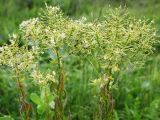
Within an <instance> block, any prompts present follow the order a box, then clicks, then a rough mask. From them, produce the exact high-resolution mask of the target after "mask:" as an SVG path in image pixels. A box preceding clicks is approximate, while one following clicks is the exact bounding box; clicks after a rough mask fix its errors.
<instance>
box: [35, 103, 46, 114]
mask: <svg viewBox="0 0 160 120" xmlns="http://www.w3.org/2000/svg"><path fill="white" fill-rule="evenodd" d="M44 111H45V105H44V104H41V105H38V106H37V112H38V114H43V113H44Z"/></svg>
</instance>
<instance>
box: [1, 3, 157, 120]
mask: <svg viewBox="0 0 160 120" xmlns="http://www.w3.org/2000/svg"><path fill="white" fill-rule="evenodd" d="M46 2H47V3H48V5H59V6H60V7H61V8H62V11H63V12H64V14H65V16H66V15H67V16H70V17H71V18H72V19H77V18H81V17H82V16H85V17H86V18H87V22H93V23H94V22H95V23H97V22H98V23H101V22H102V23H101V24H103V20H104V15H106V14H105V11H106V10H107V11H108V10H109V9H110V8H109V4H110V5H111V7H112V8H114V7H118V6H119V5H122V6H124V5H126V7H127V8H128V10H129V12H130V13H131V14H132V15H135V16H136V18H141V19H146V18H149V21H151V20H152V19H154V20H155V23H156V24H155V27H156V28H157V31H158V34H159V29H158V28H159V26H160V15H159V13H158V11H159V10H160V2H159V1H158V0H146V1H144V0H135V1H131V0H122V1H121V0H112V1H111V0H106V1H105V0H47V1H46ZM41 8H45V4H44V1H43V0H24V1H21V0H14V1H13V0H1V1H0V26H1V29H0V45H1V46H2V44H3V45H4V43H8V44H10V42H12V41H9V40H13V39H18V41H17V42H18V44H19V45H20V46H23V45H25V40H27V39H26V37H27V36H26V33H25V32H26V28H24V27H26V26H24V24H21V32H22V33H21V32H20V31H19V24H20V23H21V22H22V21H24V20H27V19H30V18H33V17H36V16H39V15H38V14H37V13H38V11H40V10H41ZM122 8H123V7H122ZM44 15H46V14H44ZM122 16H124V14H123V15H122ZM144 16H146V18H144ZM46 18H47V17H44V19H43V20H44V21H45V20H46V21H48V22H47V23H48V24H49V20H48V19H46ZM54 18H55V17H53V18H52V20H53V19H54ZM120 18H121V17H120ZM83 20H85V19H84V18H82V21H83ZM94 20H96V21H94ZM110 20H111V21H112V22H111V23H113V22H114V21H113V19H110ZM32 21H36V19H32V20H31V21H30V22H28V23H27V25H29V24H30V23H32ZM55 21H56V20H55ZM62 21H63V22H62ZM62 21H61V22H60V23H63V24H64V25H61V24H58V25H55V26H54V27H56V30H57V29H60V30H61V29H63V32H65V34H60V35H61V37H62V38H65V37H66V36H68V35H67V33H69V31H70V30H69V29H66V27H64V26H65V25H70V26H74V27H76V26H77V25H76V24H73V23H74V22H73V23H72V22H69V21H68V18H67V21H66V20H63V19H62ZM73 21H74V20H73ZM99 21H101V22H99ZM108 21H109V20H108ZM123 21H124V20H123ZM142 21H143V20H142ZM65 22H67V24H66V23H65ZM23 23H24V22H23ZM53 24H54V23H53ZM123 24H128V22H127V20H126V22H124V23H123ZM145 24H148V23H146V22H145ZM85 25H87V23H85ZM108 25H109V24H108ZM111 25H112V24H111ZM118 25H119V24H118ZM136 25H137V26H139V25H141V23H140V24H138V23H137V22H135V23H134V26H136ZM38 27H42V26H38ZM38 27H37V26H36V29H37V28H38ZM44 27H45V26H43V28H44ZM63 27H64V28H63ZM74 27H73V28H74ZM79 27H80V26H79ZM95 27H96V26H93V28H94V29H95ZM112 27H114V24H113V26H112ZM141 27H142V26H141ZM144 28H145V27H144ZM36 29H35V28H33V30H34V34H32V32H30V33H31V34H30V35H29V36H30V37H38V39H43V38H44V37H46V36H43V35H44V34H43V33H44V31H43V32H42V33H38V34H37V36H36V34H35V33H36V32H37V30H36ZM40 30H42V29H41V28H40ZM75 30H77V33H81V32H80V31H78V29H75ZM83 30H84V31H86V32H85V33H87V31H89V30H90V29H89V28H87V27H86V28H85V29H83ZM96 30H98V29H96ZM149 30H150V29H149ZM103 31H105V29H104V30H103ZM110 31H111V35H113V36H114V35H115V33H114V30H113V29H110ZM119 31H121V29H119ZM135 31H136V30H135ZM140 31H142V34H145V33H147V31H148V27H146V29H144V30H143V27H142V28H141V29H140ZM106 32H107V31H106ZM136 32H137V31H136ZM12 33H15V34H13V36H11V35H10V37H8V34H12ZM85 33H83V34H84V35H83V37H84V38H88V37H89V38H90V36H88V35H87V34H85ZM109 33H110V32H109ZM150 33H152V31H150V32H148V34H147V35H148V36H144V37H143V39H140V40H143V41H148V42H147V43H148V46H151V45H152V41H150V42H149V40H150V39H149V38H150V37H151V36H152V35H151V34H150ZM16 34H18V36H17V35H16ZM56 34H57V35H59V33H56ZM72 34H73V36H76V37H77V39H81V36H78V34H76V33H72ZM99 34H100V33H99ZM19 35H20V36H19ZM32 35H33V36H32ZM23 36H24V38H23ZM100 36H101V35H100ZM102 36H103V35H102ZM133 36H134V35H133ZM50 37H51V36H50V34H48V35H47V38H50ZM57 37H59V36H57ZM73 38H74V37H73ZM92 38H93V39H94V33H93V35H92ZM102 38H103V37H102ZM120 38H122V36H120ZM19 40H20V41H21V40H22V41H21V42H20V41H19ZM73 40H74V39H73ZM136 40H137V39H136ZM19 42H20V43H19ZM51 42H53V41H51ZM57 42H58V41H57ZM88 42H89V43H90V41H88ZM140 43H141V42H139V43H137V44H140ZM70 44H71V43H69V42H67V43H66V45H68V47H71V50H74V51H69V52H71V53H72V52H73V53H74V55H78V56H74V55H71V57H69V58H66V53H67V52H68V50H70V49H66V51H64V52H65V54H64V56H65V57H64V58H65V59H64V60H62V61H61V62H63V66H64V68H63V69H64V71H65V74H64V75H63V74H62V73H61V72H60V71H61V70H62V68H61V69H59V70H58V71H57V68H58V66H54V67H53V65H56V64H57V62H56V60H57V59H56V58H57V57H58V56H57V57H56V56H55V55H54V54H53V53H52V51H44V54H43V55H41V56H40V59H39V60H38V61H39V66H38V71H36V72H33V73H32V75H31V76H30V72H28V71H25V72H24V68H25V70H26V67H28V65H31V63H32V62H33V61H34V62H35V61H36V60H37V58H36V59H34V58H30V60H31V61H25V65H23V66H21V67H22V71H21V72H22V73H23V74H20V73H19V72H15V71H16V70H13V71H11V70H10V69H8V68H7V69H6V66H1V69H0V120H1V119H2V120H6V119H8V120H10V119H11V120H12V118H14V119H16V120H17V119H21V118H20V117H21V116H20V113H19V111H21V112H23V111H24V112H23V115H24V116H23V117H25V116H26V115H27V114H30V115H29V116H32V117H33V119H38V120H39V119H42V120H45V119H46V120H47V119H49V116H48V114H46V113H49V115H50V116H51V117H52V116H55V114H56V113H53V112H52V110H51V111H50V109H47V108H48V107H51V108H52V107H53V108H54V104H55V105H56V103H53V101H56V97H55V96H53V95H52V94H51V92H52V91H51V89H49V88H48V85H49V84H50V83H49V84H48V81H50V80H52V81H53V83H54V82H55V81H56V79H57V78H58V76H63V77H64V79H65V90H63V89H62V91H63V92H62V93H63V96H61V95H60V93H57V91H56V92H55V93H54V95H58V97H59V98H61V100H62V101H61V102H62V103H63V104H64V106H65V107H64V114H65V116H66V119H73V120H92V119H97V120H98V119H100V117H99V116H98V113H96V112H98V109H97V108H98V107H99V104H97V103H98V102H99V97H100V95H99V85H98V84H97V82H94V84H95V83H96V86H93V83H92V82H91V81H92V80H93V79H96V78H97V77H98V73H97V70H98V71H101V73H103V72H104V71H103V69H104V68H103V69H100V68H99V67H100V66H99V65H98V63H99V62H97V61H96V58H97V57H96V56H90V55H89V53H90V51H92V52H93V51H94V49H95V48H94V49H89V51H86V50H85V49H83V52H82V53H79V52H80V51H81V50H82V48H80V49H77V48H76V49H75V48H74V46H72V45H70ZM43 45H44V44H43ZM49 45H50V44H49V43H47V44H46V46H49ZM58 45H63V43H61V42H58ZM82 45H83V44H82ZM101 45H103V43H102V44H101ZM112 45H113V46H114V42H112ZM121 45H122V46H123V45H124V44H121ZM31 46H32V45H31ZM92 46H93V47H96V45H95V44H93V45H92ZM105 46H106V45H105V44H104V47H105ZM140 46H141V47H144V45H140ZM155 46H156V48H157V49H156V51H155V53H154V55H152V56H150V57H149V58H145V57H144V56H143V55H142V54H137V56H136V57H135V56H134V57H135V58H138V59H139V60H140V63H143V61H142V60H143V59H144V60H145V61H146V63H145V65H144V66H143V67H142V68H138V69H132V66H129V67H128V69H127V70H125V69H124V70H121V72H119V67H120V66H119V65H118V67H117V63H119V62H118V61H115V59H113V60H112V61H114V62H113V63H116V64H113V65H112V67H113V68H114V69H113V70H112V71H114V70H115V72H117V71H118V76H119V77H118V81H117V82H116V84H114V86H112V88H111V89H110V92H111V93H112V97H113V100H112V101H110V102H114V111H113V112H114V119H115V120H119V119H120V120H159V119H160V96H159V95H160V87H159V86H160V55H159V50H158V49H159V44H158V43H157V44H156V45H155ZM12 47H13V50H14V51H13V52H14V53H17V52H19V54H21V55H24V56H25V57H26V58H27V59H28V58H29V57H31V56H35V55H39V51H36V48H35V49H34V54H33V53H32V51H31V53H29V54H28V53H27V52H26V51H25V50H27V49H25V48H23V47H20V48H19V47H18V48H17V45H16V46H12ZM50 47H53V46H50ZM78 47H82V46H81V44H78ZM93 47H91V48H93ZM42 48H43V49H44V48H45V46H43V47H42ZM124 48H125V45H124ZM144 48H145V47H144ZM30 49H31V48H30ZM106 49H107V50H109V48H105V50H106ZM110 49H112V47H111V48H110ZM148 49H150V48H147V49H142V51H144V52H142V53H145V52H146V51H145V50H148ZM95 50H96V51H97V50H98V47H96V49H95ZM114 50H115V48H114ZM54 51H55V52H56V49H55V50H54ZM135 51H136V50H135ZM10 52H11V53H12V50H11V51H10ZM10 52H8V53H10ZM61 52H62V51H61ZM97 52H99V53H101V52H100V51H97ZM8 53H6V54H8ZM62 53H63V52H62ZM62 53H61V54H62ZM136 53H138V52H136ZM129 54H130V53H129ZM12 55H14V54H12ZM80 55H82V56H80ZM84 55H86V56H84ZM95 55H96V54H95ZM102 55H103V54H102ZM108 55H109V53H108V54H107V56H108ZM114 55H115V56H114V58H116V60H117V59H118V56H119V55H118V54H114ZM103 56H104V55H103ZM36 57H37V56H36ZM134 57H133V58H132V57H131V58H130V60H131V61H132V62H136V60H137V59H135V58H134ZM11 58H12V57H11ZM11 58H9V59H8V60H6V61H4V63H5V64H6V63H7V64H8V63H9V61H10V60H11V61H15V59H16V58H14V57H13V58H12V59H11ZM38 58H39V57H38ZM3 59H4V58H3V57H1V59H0V61H2V60H3ZM24 59H25V58H24ZM124 60H126V59H124ZM139 60H138V61H139ZM22 61H23V60H22ZM84 61H85V62H84ZM107 61H109V59H107ZM16 62H19V61H16ZM138 63H139V62H138ZM60 64H61V63H60ZM105 64H106V63H105ZM124 64H127V61H126V62H124ZM9 65H11V64H10V63H9ZM114 65H116V66H114ZM93 66H94V67H93ZM13 68H16V64H15V67H13ZM33 68H34V66H32V65H31V68H29V69H33ZM18 69H19V68H18ZM52 69H53V70H54V71H55V73H56V74H55V73H54V72H51V70H52ZM36 70H37V69H36ZM41 72H42V73H41ZM15 73H16V74H15ZM47 73H48V74H47ZM101 75H102V74H101ZM111 75H112V77H113V78H114V77H116V76H117V73H115V74H114V75H113V74H111ZM16 76H18V77H19V78H20V79H21V80H20V81H22V83H23V84H22V86H23V88H24V91H25V95H26V96H25V97H26V98H25V100H24V101H23V100H22V99H23V97H22V96H23V95H22V94H23V90H22V91H21V93H20V94H19V89H17V83H16V81H14V80H13V79H16V78H17V77H16ZM39 76H42V78H43V79H42V81H41V78H39ZM99 77H100V76H99ZM110 78H111V77H110V76H109V79H110ZM24 79H25V82H24ZM33 79H35V80H37V79H39V80H40V81H39V82H40V83H41V84H42V87H39V85H37V84H35V83H34V82H33ZM44 79H45V83H44V82H43V81H44ZM111 79H112V78H111ZM97 81H98V83H99V79H97ZM100 82H101V83H100V84H106V83H104V81H100ZM55 83H56V82H55ZM46 84H47V87H45V86H46ZM56 84H57V83H56ZM20 86H21V82H20ZM49 86H50V85H49ZM102 86H103V85H102ZM54 89H56V88H54ZM46 91H47V93H48V94H47V97H46V94H45V92H46ZM54 91H55V90H54ZM108 95H109V94H108ZM19 96H21V97H22V98H21V99H20V102H19V99H18V98H19ZM102 97H103V96H102ZM46 98H48V99H47V100H48V101H47V102H46ZM23 103H24V104H23ZM47 103H48V104H47ZM23 105H24V106H26V108H25V109H24V108H23V107H24V106H23ZM31 106H32V108H31ZM56 109H57V111H60V109H62V107H61V106H57V108H56ZM47 110H49V111H47ZM27 111H29V112H27ZM30 111H32V112H30ZM61 112H63V111H61ZM103 112H104V111H103ZM60 114H63V113H60ZM56 115H57V116H59V112H57V114H56ZM43 117H45V118H43ZM26 119H28V118H26ZM55 119H57V120H58V119H60V118H58V117H57V118H55Z"/></svg>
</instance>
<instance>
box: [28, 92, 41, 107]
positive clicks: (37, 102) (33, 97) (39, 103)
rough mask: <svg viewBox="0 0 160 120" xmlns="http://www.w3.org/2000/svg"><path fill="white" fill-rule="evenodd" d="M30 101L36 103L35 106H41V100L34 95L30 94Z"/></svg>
mask: <svg viewBox="0 0 160 120" xmlns="http://www.w3.org/2000/svg"><path fill="white" fill-rule="evenodd" d="M30 99H31V100H32V101H33V102H34V103H36V104H37V105H41V104H42V101H41V98H40V97H39V96H38V95H37V94H36V93H31V95H30Z"/></svg>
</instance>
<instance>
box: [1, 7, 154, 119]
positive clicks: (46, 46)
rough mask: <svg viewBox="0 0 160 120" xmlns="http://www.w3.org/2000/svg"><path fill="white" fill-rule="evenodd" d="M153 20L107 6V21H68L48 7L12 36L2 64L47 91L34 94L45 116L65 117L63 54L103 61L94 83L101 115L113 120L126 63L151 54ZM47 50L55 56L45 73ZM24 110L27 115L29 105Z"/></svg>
mask: <svg viewBox="0 0 160 120" xmlns="http://www.w3.org/2000/svg"><path fill="white" fill-rule="evenodd" d="M152 24H153V22H149V20H139V19H136V18H134V17H132V16H130V15H129V13H127V11H126V10H123V9H121V8H117V9H114V10H109V12H108V13H107V14H106V15H105V16H104V17H103V20H99V21H93V22H89V21H87V20H86V18H84V17H83V18H82V19H79V20H73V19H70V18H68V17H66V16H64V15H63V13H62V12H61V10H60V9H59V7H51V6H46V9H45V10H42V11H41V12H40V14H39V16H38V17H37V18H33V19H30V20H27V21H23V22H22V23H21V24H20V28H19V29H20V33H19V35H15V34H14V35H13V36H12V38H11V43H10V44H9V45H4V46H2V47H1V48H0V64H1V65H7V66H9V67H10V68H11V69H12V70H13V71H15V73H16V76H17V79H19V77H20V76H21V75H22V74H23V73H24V72H27V73H28V74H30V76H29V77H31V78H32V79H33V81H34V83H35V84H36V85H37V86H39V87H40V90H41V91H43V93H45V92H44V91H46V96H45V97H39V96H38V95H37V94H34V93H33V94H31V100H32V101H33V102H34V103H36V104H37V109H38V111H39V113H40V114H41V115H43V114H44V118H42V119H48V120H50V119H55V120H63V119H65V116H64V105H63V98H64V93H65V87H64V84H65V82H64V78H65V71H64V62H65V58H68V57H70V56H71V55H73V56H81V58H93V59H94V62H95V61H96V62H97V63H98V64H99V70H98V71H99V73H98V74H99V75H98V76H97V79H96V80H93V82H92V84H94V85H96V86H97V87H98V88H99V90H100V91H99V92H100V98H99V101H100V102H99V103H100V107H99V108H100V110H99V112H98V114H99V116H98V119H106V120H108V119H113V116H112V114H113V98H112V95H111V92H110V89H111V88H112V85H113V84H114V83H115V82H116V80H117V76H118V73H119V72H120V71H122V70H124V69H126V68H127V67H128V66H133V67H135V66H142V65H143V63H144V61H145V60H146V57H147V56H148V55H150V54H151V53H152V51H153V45H154V44H155V43H156V39H155V38H156V32H155V29H154V28H153V26H152ZM47 53H48V54H50V55H52V56H53V57H50V56H47V57H48V59H49V61H48V62H49V63H51V64H52V63H53V67H52V68H50V70H49V71H48V72H42V71H41V69H40V66H41V64H40V60H41V58H42V56H43V54H47ZM84 62H85V61H84ZM92 62H93V61H92V60H90V63H92ZM54 63H55V64H54ZM92 65H93V67H94V64H92ZM54 71H55V72H54ZM20 88H21V87H20ZM21 94H22V93H21ZM22 96H24V95H22ZM41 98H43V100H40V99H41ZM44 99H45V100H44ZM23 102H25V100H23ZM45 103H47V104H45ZM51 103H52V105H50V104H51ZM24 111H25V117H26V118H27V119H29V116H28V115H29V114H27V113H28V112H27V111H28V109H26V110H24ZM23 117H24V116H23Z"/></svg>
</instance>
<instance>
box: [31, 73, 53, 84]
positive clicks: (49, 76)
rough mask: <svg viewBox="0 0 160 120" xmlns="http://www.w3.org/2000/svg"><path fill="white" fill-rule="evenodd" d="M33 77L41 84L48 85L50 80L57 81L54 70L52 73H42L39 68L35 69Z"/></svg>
mask: <svg viewBox="0 0 160 120" xmlns="http://www.w3.org/2000/svg"><path fill="white" fill-rule="evenodd" d="M31 77H33V79H34V82H35V83H36V84H39V85H47V84H48V83H49V82H53V83H56V80H55V72H54V71H52V73H42V72H41V71H39V70H34V71H33V72H32V74H31Z"/></svg>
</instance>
